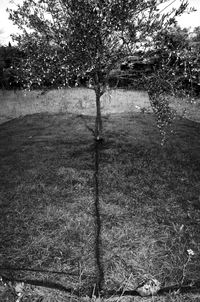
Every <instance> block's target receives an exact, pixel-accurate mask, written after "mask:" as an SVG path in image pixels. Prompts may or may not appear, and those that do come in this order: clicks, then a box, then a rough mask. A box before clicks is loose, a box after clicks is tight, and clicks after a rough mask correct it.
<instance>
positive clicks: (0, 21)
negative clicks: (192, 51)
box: [0, 0, 200, 45]
mask: <svg viewBox="0 0 200 302" xmlns="http://www.w3.org/2000/svg"><path fill="white" fill-rule="evenodd" d="M10 2H11V1H10V0H0V45H6V44H8V42H9V41H10V42H11V43H12V39H11V37H10V34H11V33H17V31H18V28H17V27H16V26H13V24H12V22H11V21H10V20H9V19H8V13H7V12H6V8H7V7H9V8H12V6H13V5H12V4H11V3H10ZM14 2H15V3H22V2H23V0H14ZM172 2H173V4H172V6H177V5H178V4H180V0H171V1H170V2H169V3H172ZM188 2H189V6H193V7H195V8H196V9H197V11H196V12H193V13H190V14H187V13H186V14H184V15H183V16H181V17H179V18H178V23H179V25H180V26H181V27H190V28H191V29H192V28H194V27H197V26H200V0H188ZM172 6H171V7H172Z"/></svg>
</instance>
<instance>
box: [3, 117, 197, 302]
mask: <svg viewBox="0 0 200 302" xmlns="http://www.w3.org/2000/svg"><path fill="white" fill-rule="evenodd" d="M84 119H85V122H87V123H88V124H89V125H92V124H93V122H94V118H93V117H91V116H85V118H84ZM173 128H174V132H175V133H174V135H171V136H169V137H168V142H167V145H166V146H165V147H164V148H161V146H160V137H159V133H158V130H157V128H156V125H155V122H154V119H153V117H152V115H151V114H150V113H147V114H142V113H131V114H127V113H126V114H113V115H110V116H109V117H108V116H107V117H105V118H104V133H105V143H104V145H103V146H102V149H101V164H100V167H101V168H100V192H101V215H102V223H103V231H102V239H103V246H102V252H103V260H104V270H105V286H106V288H107V289H116V290H117V289H120V288H126V289H134V288H135V287H136V286H137V284H138V282H139V281H140V280H141V278H143V277H144V275H147V276H150V277H154V278H156V279H158V280H159V281H161V282H162V286H170V285H173V284H176V283H177V282H180V280H181V277H182V274H183V269H184V264H185V263H186V261H187V257H188V256H187V249H192V250H193V251H194V252H195V255H194V257H192V260H191V262H190V263H189V265H188V266H187V269H186V280H193V281H195V280H199V279H200V265H199V263H200V234H199V230H200V228H199V227H200V200H199V196H200V189H199V188H200V182H199V179H200V143H199V131H200V125H199V124H197V123H195V122H191V121H188V120H185V119H179V118H177V119H176V120H175V122H174V126H173ZM0 154H1V159H0V160H1V175H0V182H1V188H0V189H1V192H0V193H1V195H0V196H1V202H0V208H1V212H0V215H1V217H0V218H1V219H0V232H1V244H0V246H1V249H0V255H1V257H0V266H1V267H2V266H6V265H7V266H12V267H15V268H19V267H26V268H29V269H48V270H53V271H64V272H65V273H66V275H64V274H63V275H59V274H45V273H43V272H40V273H38V272H37V273H36V272H19V271H15V272H13V273H12V274H11V273H10V272H9V271H8V270H3V271H2V273H3V274H4V275H7V276H10V274H11V275H12V276H13V277H14V278H19V277H21V278H22V277H23V278H28V279H37V280H38V279H40V280H41V279H42V280H44V281H45V280H48V281H49V280H50V281H53V282H57V283H59V284H63V285H64V286H66V287H73V288H74V289H78V288H81V292H80V294H81V295H83V296H84V290H85V291H87V289H88V288H89V286H91V285H92V284H93V280H94V277H95V262H94V251H93V242H94V218H93V215H92V213H93V198H94V194H93V172H94V164H93V159H94V150H93V140H92V137H91V134H90V132H88V130H87V129H86V128H85V127H84V122H83V119H82V118H80V117H78V116H76V115H74V114H72V113H69V114H63V113H59V114H47V113H41V114H35V115H30V116H26V117H21V118H19V119H16V120H13V121H10V122H8V123H5V124H2V125H1V126H0ZM25 292H26V294H24V301H39V300H37V299H39V297H40V298H41V299H43V300H41V301H68V300H74V298H72V297H70V295H66V294H64V293H60V292H58V291H53V290H47V289H42V288H39V287H37V286H36V287H28V286H27V287H26V290H25ZM25 298H26V299H27V300H25ZM28 299H29V300H28ZM34 299H35V300H34ZM45 299H46V300H45ZM80 299H82V298H80ZM80 299H79V300H80ZM113 299H115V300H117V301H119V300H120V301H121V300H122V301H129V297H126V298H122V297H121V298H120V299H119V298H116V297H115V298H113ZM113 299H108V300H113ZM199 299H200V297H199V295H198V294H196V296H195V295H194V294H193V295H191V294H190V295H189V294H188V295H180V294H177V295H175V294H169V295H167V296H166V297H153V298H149V299H141V298H137V299H136V298H135V300H134V301H143V300H144V301H162V302H166V301H173V302H180V301H199ZM5 301H6V300H5ZM10 301H12V300H10Z"/></svg>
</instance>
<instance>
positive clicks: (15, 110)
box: [0, 88, 150, 123]
mask: <svg viewBox="0 0 200 302" xmlns="http://www.w3.org/2000/svg"><path fill="white" fill-rule="evenodd" d="M140 106H141V107H148V109H149V110H150V107H149V100H148V96H147V93H146V92H142V91H131V90H123V89H117V90H110V91H108V92H107V93H105V94H104V95H103V97H102V112H103V113H104V114H107V113H119V112H124V111H128V112H130V111H139V107H140ZM42 112H47V113H65V112H68V113H69V112H71V113H75V114H84V115H88V114H90V115H95V114H96V109H95V94H94V91H93V90H91V89H87V88H71V89H59V90H50V91H48V92H46V93H42V91H39V90H38V91H16V92H14V91H2V90H0V123H3V122H5V121H8V120H11V119H13V118H18V117H22V116H25V115H27V114H34V113H42Z"/></svg>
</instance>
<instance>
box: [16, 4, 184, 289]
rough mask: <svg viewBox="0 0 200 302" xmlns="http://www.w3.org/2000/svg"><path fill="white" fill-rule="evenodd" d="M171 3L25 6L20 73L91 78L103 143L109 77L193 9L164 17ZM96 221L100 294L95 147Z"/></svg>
mask: <svg viewBox="0 0 200 302" xmlns="http://www.w3.org/2000/svg"><path fill="white" fill-rule="evenodd" d="M164 3H169V1H168V0H151V1H149V0H24V2H23V4H22V5H21V6H20V5H18V7H17V9H16V10H11V11H10V18H11V20H13V22H14V23H15V24H16V25H18V27H19V28H20V29H21V30H22V34H21V35H18V36H15V40H17V41H18V46H19V48H20V49H22V50H23V51H24V52H26V58H25V60H24V62H22V66H21V67H20V68H21V70H22V72H23V73H22V74H24V75H25V78H26V81H27V82H28V83H29V87H31V86H34V85H35V84H36V83H37V85H39V86H40V85H41V83H42V82H43V80H44V78H48V79H49V81H50V82H51V83H54V82H56V81H57V78H59V81H58V82H59V85H61V84H62V85H63V86H66V85H68V82H69V80H70V78H72V76H73V75H74V74H75V75H76V76H77V77H81V76H85V75H86V74H87V76H88V78H89V81H90V84H91V87H92V89H94V91H95V95H96V100H95V101H96V122H95V131H94V134H95V140H96V142H99V141H100V140H101V138H102V119H101V102H100V100H101V96H102V95H103V94H104V92H105V91H106V89H107V85H108V81H109V74H110V72H111V70H112V69H113V68H115V66H117V65H118V64H119V63H120V62H121V61H123V60H124V58H125V57H126V56H129V55H130V54H134V53H135V52H136V51H138V50H139V49H143V50H144V49H148V48H150V47H151V48H152V47H153V45H154V44H155V41H156V37H157V35H158V33H160V32H161V31H163V28H167V27H169V26H172V24H174V22H175V19H174V18H175V16H178V15H179V14H181V13H182V12H183V11H184V9H185V8H186V7H187V1H185V0H183V1H182V4H181V6H180V8H179V9H177V10H174V9H172V11H170V12H168V13H165V14H164V13H163V12H162V14H160V13H159V8H158V6H159V4H164ZM95 152H96V154H95V155H96V156H95V191H96V198H95V217H96V233H97V234H96V243H95V251H96V264H97V282H96V285H97V288H98V290H100V289H101V288H102V284H103V279H104V276H103V269H102V263H101V259H100V256H101V255H100V243H101V242H100V229H101V226H100V223H101V221H100V213H99V193H98V168H99V155H98V154H99V149H98V143H97V144H95Z"/></svg>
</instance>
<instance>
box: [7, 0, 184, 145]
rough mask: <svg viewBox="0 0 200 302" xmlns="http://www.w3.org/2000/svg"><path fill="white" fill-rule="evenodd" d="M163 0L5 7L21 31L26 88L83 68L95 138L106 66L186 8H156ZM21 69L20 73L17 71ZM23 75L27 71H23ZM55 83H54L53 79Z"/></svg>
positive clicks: (52, 1) (44, 0)
mask: <svg viewBox="0 0 200 302" xmlns="http://www.w3.org/2000/svg"><path fill="white" fill-rule="evenodd" d="M168 2H169V1H168V0H151V1H146V0H143V1H141V0H140V1H139V0H134V1H133V0H112V1H110V0H104V1H100V0H90V1H89V0H79V1H77V0H35V1H31V0H25V1H24V2H23V4H22V5H21V6H20V5H18V6H17V9H16V10H10V18H11V20H12V21H13V22H14V23H15V24H16V25H18V27H19V29H20V30H22V34H21V35H18V36H15V37H14V38H15V39H16V40H17V41H18V45H19V47H20V49H23V51H26V55H27V58H26V60H24V64H23V65H22V66H21V69H22V70H23V71H24V75H25V78H26V82H27V84H29V87H31V86H33V87H34V85H35V84H36V83H37V85H39V86H40V85H41V84H42V83H43V80H44V78H46V77H48V79H49V81H50V83H52V84H53V83H57V80H58V79H59V80H58V82H59V84H60V85H67V84H68V82H69V79H70V78H71V77H72V75H74V74H76V76H79V77H80V76H84V75H85V74H86V73H87V75H88V77H89V81H90V83H92V88H93V89H94V91H95V95H96V112H97V114H96V126H95V137H96V138H97V139H99V138H100V137H101V136H102V120H101V109H100V108H101V106H100V98H101V96H102V95H103V94H104V92H105V91H106V87H107V85H108V78H109V73H110V71H111V70H112V69H113V68H114V67H115V66H116V65H117V64H119V62H120V60H122V59H124V57H126V56H127V55H130V54H133V53H134V52H135V51H136V50H137V49H139V48H141V47H142V48H148V47H149V46H150V45H151V47H152V43H154V39H155V37H156V36H157V34H158V33H159V32H161V31H162V30H163V28H167V27H169V26H171V25H172V24H173V23H174V21H175V19H174V17H175V16H178V15H179V14H181V13H182V12H183V10H184V9H185V8H186V7H187V1H185V0H183V1H182V4H181V6H180V8H179V9H178V10H174V9H172V11H170V12H168V13H165V14H164V13H162V14H160V13H159V7H158V6H159V4H164V3H168ZM21 74H22V72H21ZM27 75H28V76H27ZM57 84H58V83H57Z"/></svg>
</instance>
